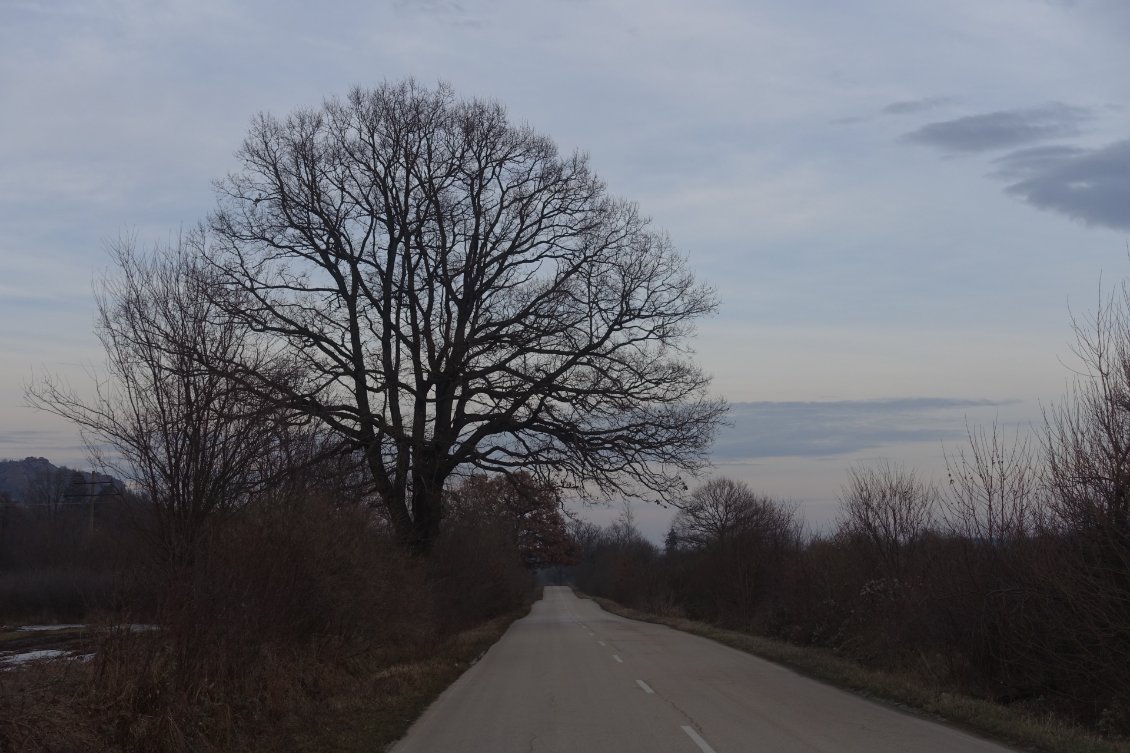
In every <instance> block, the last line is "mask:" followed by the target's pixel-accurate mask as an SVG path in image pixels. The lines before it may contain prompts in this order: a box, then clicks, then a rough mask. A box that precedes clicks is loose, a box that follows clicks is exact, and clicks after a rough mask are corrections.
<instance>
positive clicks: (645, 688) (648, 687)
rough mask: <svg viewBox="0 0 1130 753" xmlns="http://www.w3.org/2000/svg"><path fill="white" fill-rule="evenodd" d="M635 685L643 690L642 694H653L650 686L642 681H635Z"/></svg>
mask: <svg viewBox="0 0 1130 753" xmlns="http://www.w3.org/2000/svg"><path fill="white" fill-rule="evenodd" d="M636 685H639V686H640V687H641V688H643V692H645V693H654V692H655V691H654V690H652V689H651V686H650V685H648V684H647V683H646V682H644V681H643V680H636Z"/></svg>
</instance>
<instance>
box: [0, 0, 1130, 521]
mask: <svg viewBox="0 0 1130 753" xmlns="http://www.w3.org/2000/svg"><path fill="white" fill-rule="evenodd" d="M1127 71H1130V4H1127V3H1125V2H1124V1H1123V0H994V2H991V3H987V2H984V0H946V1H945V2H934V3H924V2H914V3H908V2H905V1H904V0H856V1H855V2H852V3H841V2H833V1H832V0H740V1H739V0H734V1H733V2H727V1H725V0H699V1H698V2H694V3H690V2H676V1H675V0H646V2H645V1H644V0H605V1H604V2H597V1H596V0H482V1H481V2H472V1H471V0H464V1H459V0H392V2H384V1H382V0H367V1H366V2H354V0H343V1H340V2H331V3H323V4H311V3H308V2H290V1H289V0H282V1H278V0H272V2H261V1H259V0H240V1H238V2H237V1H236V0H42V1H40V0H0V164H2V165H3V169H2V170H0V353H2V354H3V355H2V356H0V457H23V456H25V455H43V456H46V457H48V458H50V459H52V460H53V461H55V462H57V463H68V464H72V465H81V464H83V461H84V457H85V453H84V451H83V448H82V444H81V442H80V441H79V439H78V437H77V434H76V432H75V431H74V430H73V429H71V428H70V427H68V426H67V425H65V424H63V423H62V422H61V421H59V420H56V419H53V418H52V417H50V416H46V415H43V414H39V413H36V412H34V411H32V410H31V409H29V408H27V407H26V406H25V404H24V403H25V401H24V398H23V390H24V385H25V384H27V383H28V382H29V381H30V380H32V379H34V378H35V375H36V374H42V373H55V374H61V375H62V376H63V377H65V378H66V379H69V380H70V381H71V382H72V383H73V384H74V385H75V386H78V387H83V386H85V385H89V384H90V379H91V376H90V373H89V372H90V371H91V370H92V369H94V370H96V367H97V364H98V363H99V361H100V360H101V352H100V350H99V346H98V343H97V340H96V339H95V337H94V335H93V333H92V324H93V319H94V306H93V299H92V281H93V280H94V278H95V277H96V276H97V275H99V274H101V273H103V272H104V271H105V270H106V269H107V266H108V257H107V255H106V250H105V249H106V245H107V243H109V242H112V241H113V240H114V239H116V238H118V237H120V236H122V235H123V234H127V235H128V234H133V235H136V236H137V237H138V239H139V240H141V241H142V242H158V241H161V240H165V239H168V238H169V237H170V236H171V235H175V234H176V233H177V231H178V230H179V229H180V228H182V227H187V226H191V225H193V224H194V223H196V222H197V221H198V220H200V219H202V218H203V217H204V216H205V215H206V214H207V213H208V211H209V210H210V209H212V208H213V206H214V202H215V196H214V193H213V181H215V180H216V179H219V178H222V177H223V176H224V175H225V174H226V173H227V172H228V171H230V170H233V169H235V167H236V163H235V159H234V157H233V153H234V151H235V150H236V148H237V147H238V146H239V144H240V142H241V141H242V139H243V137H244V135H245V134H246V132H247V129H248V126H249V124H250V121H251V118H252V117H253V116H254V115H255V114H256V113H259V112H270V113H274V114H278V115H283V114H286V113H288V112H290V111H291V110H293V109H295V108H298V107H310V106H314V107H316V106H318V105H319V104H320V103H321V102H322V101H323V100H324V99H325V98H327V97H331V96H335V95H343V94H345V93H346V92H348V90H349V89H350V88H351V87H352V86H355V85H360V86H372V85H375V84H378V83H380V82H381V81H384V80H390V81H396V80H400V79H402V78H405V77H409V76H411V77H415V78H416V79H418V80H420V81H422V82H425V83H429V84H431V83H435V82H438V81H446V82H449V83H450V84H451V85H452V86H453V87H454V88H455V90H456V92H457V93H458V94H459V95H460V96H464V97H484V98H490V99H496V100H498V101H500V102H502V103H503V104H505V105H506V107H507V108H508V111H509V113H510V116H511V118H512V119H513V120H514V121H515V122H520V123H528V124H530V125H531V126H532V127H534V128H535V129H537V130H538V131H540V132H542V133H545V134H547V135H549V136H550V137H551V138H553V139H554V140H555V141H556V142H557V144H558V145H559V146H560V147H561V149H562V150H563V151H565V152H570V151H572V150H581V151H584V152H586V153H588V154H589V156H590V159H591V164H592V166H593V167H594V168H595V170H596V171H597V172H598V173H599V174H600V175H601V176H602V178H603V179H604V180H605V181H606V182H607V183H608V186H609V188H610V190H611V192H612V193H614V194H617V195H619V196H623V197H626V198H629V199H631V200H633V201H636V202H638V204H639V206H640V207H641V209H642V211H643V212H644V213H645V214H647V215H648V216H650V217H651V218H652V220H653V222H654V224H655V226H656V227H659V228H662V229H664V230H666V231H667V232H668V233H669V234H670V235H671V237H672V239H673V240H674V242H675V244H676V246H677V247H678V248H679V249H680V250H681V252H682V253H684V254H685V255H686V257H687V258H688V260H689V263H690V266H691V268H692V269H693V270H694V271H695V273H696V274H697V275H698V276H699V277H700V278H701V279H703V280H705V281H707V282H709V283H711V284H712V285H714V286H715V287H716V288H717V290H718V293H719V297H720V299H721V302H722V303H721V307H720V309H719V311H718V313H717V315H716V316H714V317H712V318H710V319H708V320H704V321H702V322H701V323H700V326H699V332H698V335H697V337H696V339H695V340H694V346H695V348H696V350H697V359H698V361H699V363H700V364H701V365H702V366H703V368H704V369H706V370H707V371H708V372H709V373H710V374H712V375H713V378H714V382H713V390H714V391H715V392H716V393H717V394H720V395H722V396H724V397H725V398H726V399H727V400H728V401H729V402H730V403H731V405H732V411H731V417H730V425H729V426H727V427H726V428H724V430H723V431H722V432H721V434H720V436H719V440H718V442H717V444H716V446H715V450H714V461H715V468H714V471H713V472H714V473H715V474H722V475H728V476H731V477H734V478H738V479H740V480H743V481H746V482H747V483H749V484H750V485H751V487H753V488H754V489H756V490H757V491H760V492H763V493H766V494H770V495H773V496H776V497H779V498H782V499H787V500H790V501H793V502H795V503H796V504H797V505H798V507H799V509H800V510H801V511H802V513H803V514H804V515H805V517H806V519H808V520H809V522H810V523H811V524H812V525H813V526H814V527H816V528H820V527H826V526H828V525H830V524H831V521H833V520H834V517H835V509H836V501H837V497H838V495H839V494H840V490H841V485H842V484H843V482H844V480H845V476H846V470H847V469H848V468H850V467H852V466H853V465H856V464H860V463H868V462H872V461H874V460H876V459H879V458H885V459H890V460H893V461H895V462H898V463H902V464H904V465H907V466H909V467H913V468H915V469H917V470H918V472H919V473H920V475H922V476H923V477H925V478H940V477H941V475H942V473H943V472H944V464H943V451H952V450H954V449H958V448H960V445H961V443H962V441H963V437H964V436H965V432H966V427H967V425H972V426H976V425H983V424H986V423H990V422H993V421H999V422H1000V423H1001V424H1003V425H1005V426H1006V427H1011V426H1019V427H1021V428H1026V427H1029V426H1031V425H1038V424H1039V422H1040V420H1041V418H1040V417H1041V408H1042V406H1047V405H1049V404H1052V403H1054V402H1055V401H1056V400H1058V399H1060V397H1061V396H1062V394H1063V392H1064V389H1065V385H1066V383H1067V381H1068V379H1069V378H1070V370H1069V367H1070V365H1071V363H1072V358H1073V356H1072V353H1071V347H1070V346H1071V340H1072V333H1071V326H1070V325H1071V317H1072V315H1073V314H1074V315H1076V316H1083V315H1086V314H1087V313H1088V312H1090V311H1092V310H1093V309H1094V308H1095V307H1096V305H1097V304H1098V301H1099V296H1100V287H1101V288H1103V289H1107V290H1109V289H1112V288H1114V287H1117V286H1118V285H1119V284H1121V281H1122V280H1123V279H1124V278H1126V277H1127V276H1128V273H1130V258H1128V252H1130V76H1127V75H1126V72H1127ZM584 514H586V515H588V516H589V517H591V518H593V519H594V520H598V521H605V520H609V519H611V518H612V517H615V515H616V514H618V510H617V509H615V507H613V508H610V509H603V510H602V509H597V510H590V511H585V513H584ZM671 514H672V512H671V511H670V510H665V509H660V508H656V507H654V506H647V505H637V506H636V507H635V518H636V522H637V524H638V525H639V526H640V528H641V529H642V530H643V531H644V532H645V533H647V534H648V535H649V536H651V537H652V538H656V539H658V538H661V536H662V531H663V530H664V529H665V528H666V526H667V524H668V521H669V519H670V516H671Z"/></svg>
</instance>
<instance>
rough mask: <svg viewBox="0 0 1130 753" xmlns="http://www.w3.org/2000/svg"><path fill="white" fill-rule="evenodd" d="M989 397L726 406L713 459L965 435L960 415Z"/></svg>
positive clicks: (838, 450) (823, 453)
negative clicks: (724, 422)
mask: <svg viewBox="0 0 1130 753" xmlns="http://www.w3.org/2000/svg"><path fill="white" fill-rule="evenodd" d="M1004 404H1005V403H1001V402H994V401H990V400H954V399H949V398H905V399H895V400H841V401H834V402H757V403H734V404H732V405H731V406H730V420H731V422H732V426H729V427H727V428H726V429H724V430H723V431H722V432H720V434H719V437H718V439H717V441H715V443H714V449H713V452H712V455H713V457H714V459H715V460H717V461H727V460H753V459H756V458H772V457H829V456H833V455H847V454H850V453H853V452H857V451H859V450H867V449H872V448H875V447H880V446H883V445H890V444H899V443H906V442H931V441H933V442H940V441H943V440H960V439H962V438H964V437H965V432H966V430H965V415H966V414H967V413H968V412H969V411H972V410H979V409H983V408H991V407H995V406H1001V405H1004Z"/></svg>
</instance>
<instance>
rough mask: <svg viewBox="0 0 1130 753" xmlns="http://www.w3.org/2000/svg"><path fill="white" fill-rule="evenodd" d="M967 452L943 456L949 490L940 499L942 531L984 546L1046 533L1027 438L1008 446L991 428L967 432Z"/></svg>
mask: <svg viewBox="0 0 1130 753" xmlns="http://www.w3.org/2000/svg"><path fill="white" fill-rule="evenodd" d="M968 438H969V442H968V446H967V447H965V448H963V449H961V450H959V451H958V452H957V453H956V454H953V453H948V452H947V453H946V456H945V458H946V470H947V476H948V480H949V489H948V491H947V493H946V494H944V495H942V496H941V513H942V519H943V520H944V522H945V524H946V527H947V528H948V529H949V531H950V532H951V533H953V534H955V535H957V536H960V537H963V538H965V539H969V540H972V541H979V542H984V543H988V544H999V543H1002V542H1004V541H1009V540H1015V539H1018V538H1022V537H1024V536H1027V535H1029V534H1031V533H1033V532H1036V531H1039V530H1043V529H1044V527H1045V525H1044V524H1045V512H1046V508H1045V502H1046V500H1045V498H1044V495H1043V493H1042V492H1043V486H1042V483H1041V478H1040V475H1041V472H1040V467H1039V465H1038V463H1037V459H1036V457H1035V454H1034V452H1033V449H1032V445H1031V441H1030V440H1029V438H1028V437H1026V436H1022V435H1021V434H1020V430H1019V429H1017V431H1016V434H1015V435H1014V437H1013V438H1012V440H1011V441H1009V440H1008V439H1006V438H1005V437H1004V436H1003V435H1002V432H1001V429H1000V427H999V426H998V425H997V424H996V423H993V425H992V426H991V427H990V428H988V429H984V428H977V429H973V428H970V429H968Z"/></svg>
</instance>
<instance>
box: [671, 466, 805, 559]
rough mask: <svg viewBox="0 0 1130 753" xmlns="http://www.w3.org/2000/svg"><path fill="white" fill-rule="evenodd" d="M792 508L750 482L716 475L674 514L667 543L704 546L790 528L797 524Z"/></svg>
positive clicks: (700, 547)
mask: <svg viewBox="0 0 1130 753" xmlns="http://www.w3.org/2000/svg"><path fill="white" fill-rule="evenodd" d="M794 524H795V521H794V518H793V515H792V512H791V510H789V509H788V508H786V507H784V506H782V505H781V504H780V503H778V502H776V501H774V500H772V499H770V498H768V497H763V496H759V495H758V494H755V493H754V492H753V490H752V489H750V488H749V486H748V485H746V484H745V483H743V482H741V481H734V480H732V479H728V478H715V479H711V480H710V481H707V482H706V483H705V484H703V485H702V486H700V487H698V488H697V489H695V490H694V491H693V492H692V493H691V496H690V499H689V501H687V502H686V503H685V504H683V505H682V507H681V508H680V510H679V512H678V513H676V514H675V518H674V520H672V522H671V529H670V531H669V532H668V537H667V540H668V542H669V543H668V546H669V548H670V547H671V546H675V547H682V548H691V549H705V548H707V547H710V546H713V545H716V544H724V543H725V542H726V541H727V540H729V539H733V538H734V537H735V536H737V535H738V534H744V533H750V532H753V531H761V532H771V531H774V532H775V531H782V532H783V531H787V530H790V529H791V528H793V527H794Z"/></svg>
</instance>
